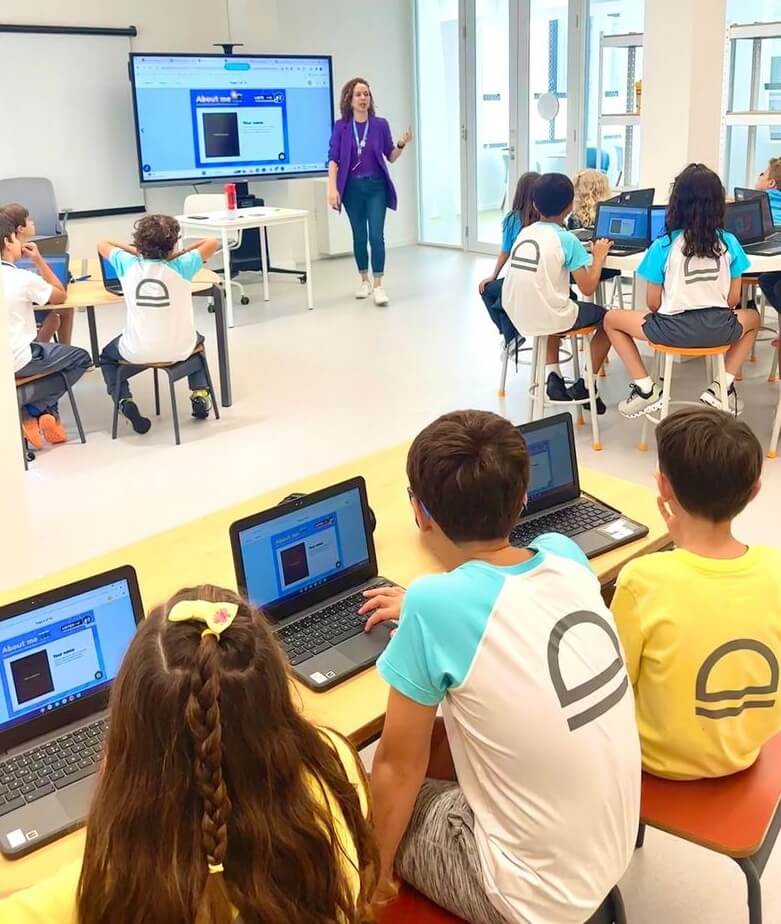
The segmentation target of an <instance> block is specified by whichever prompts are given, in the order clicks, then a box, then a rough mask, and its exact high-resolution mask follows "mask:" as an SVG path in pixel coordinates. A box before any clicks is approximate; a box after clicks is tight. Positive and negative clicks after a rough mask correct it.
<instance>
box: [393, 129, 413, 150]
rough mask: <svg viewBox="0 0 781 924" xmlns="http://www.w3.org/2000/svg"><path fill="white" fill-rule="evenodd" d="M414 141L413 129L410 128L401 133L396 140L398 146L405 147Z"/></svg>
mask: <svg viewBox="0 0 781 924" xmlns="http://www.w3.org/2000/svg"><path fill="white" fill-rule="evenodd" d="M410 141H412V129H411V128H408V129H406V130H405V131H403V132H402V133H401V137H400V138H399V140H398V141H397V142H396V144H397V146H398V147H404V146H405V145H407V144H409V143H410Z"/></svg>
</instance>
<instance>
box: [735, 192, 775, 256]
mask: <svg viewBox="0 0 781 924" xmlns="http://www.w3.org/2000/svg"><path fill="white" fill-rule="evenodd" d="M763 201H764V202H765V203H767V196H765V197H764V200H763V199H756V198H754V199H744V200H743V201H742V202H728V203H727V208H726V212H725V219H724V227H725V229H726V230H727V231H730V232H732V234H734V235H735V237H736V238H737V239H738V241H739V242H740V244H741V246H742V247H743V249H744V250H745V251H746V253H747V254H755V255H757V256H759V255H762V256H766V257H774V256H777V255H779V254H781V239H779V238H772V239H771V240H766V239H765V221H766V220H767V219H764V220H763V217H762V212H763ZM768 207H769V206H768Z"/></svg>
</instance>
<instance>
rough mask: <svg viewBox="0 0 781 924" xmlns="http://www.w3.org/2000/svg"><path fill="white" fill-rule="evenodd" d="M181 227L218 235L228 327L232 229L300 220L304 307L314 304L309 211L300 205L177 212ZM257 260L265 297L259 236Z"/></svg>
mask: <svg viewBox="0 0 781 924" xmlns="http://www.w3.org/2000/svg"><path fill="white" fill-rule="evenodd" d="M176 220H177V221H178V222H179V225H180V226H181V228H182V230H183V231H186V232H189V233H190V234H192V233H195V234H199V235H200V236H201V237H219V238H220V242H221V244H222V262H223V267H224V271H225V315H226V319H227V322H228V327H233V293H232V291H231V286H230V285H229V283H230V259H231V256H230V250H229V248H228V240H229V238H230V237H232V236H233V234H232V232H235V231H243V230H244V229H246V228H258V229H261V228H267V227H271V226H272V225H289V224H292V223H294V222H300V223H301V224H302V226H303V228H304V264H305V268H306V301H307V308H309V310H310V311H311V310H312V309H313V308H314V304H313V302H312V260H311V256H310V252H309V212H307V211H305V210H304V209H275V208H270V207H269V206H253V207H252V208H247V209H223V210H222V211H219V212H209V213H208V215H203V216H200V215H199V216H196V215H177V216H176ZM260 262H261V266H262V267H263V300H264V301H266V302H267V301H269V298H270V296H269V289H268V258H267V255H266V248H265V247H264V246H263V240H262V237H261V241H260Z"/></svg>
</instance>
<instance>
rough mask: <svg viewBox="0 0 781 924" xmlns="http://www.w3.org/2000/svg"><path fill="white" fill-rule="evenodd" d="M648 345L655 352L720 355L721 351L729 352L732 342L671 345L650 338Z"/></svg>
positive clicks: (677, 354)
mask: <svg viewBox="0 0 781 924" xmlns="http://www.w3.org/2000/svg"><path fill="white" fill-rule="evenodd" d="M648 346H649V347H651V349H652V350H653V351H654V352H655V353H670V354H671V355H672V356H718V355H719V353H726V352H728V351H729V349H730V347H731V346H732V344H731V343H728V344H727V345H726V346H715V347H671V346H666V345H665V344H663V343H654V342H653V341H651V340H649V341H648Z"/></svg>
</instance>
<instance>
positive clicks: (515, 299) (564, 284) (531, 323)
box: [502, 221, 591, 337]
mask: <svg viewBox="0 0 781 924" xmlns="http://www.w3.org/2000/svg"><path fill="white" fill-rule="evenodd" d="M590 265H591V256H590V255H589V254H588V253H587V251H586V248H585V247H584V246H583V244H582V243H581V242H580V241H579V240H578V239H577V237H575V235H574V234H573V233H572V232H571V231H567V230H566V228H563V227H562V226H561V225H556V224H553V222H550V221H536V222H534V224H531V225H529V226H528V227H526V228H524V229H523V230H522V231H521V233H520V234H519V235H518V237H517V239H516V241H515V244H514V245H513V248H512V251H511V253H510V266H509V269H508V270H507V275H506V276H505V280H504V288H503V289H502V307H503V308H504V310H505V311H506V312H507V314H508V315H509V316H510V320H511V321H512V322H513V324H514V325H515V327H516V328H517V329H518V330H519V331H522V332H523V333H524V334H525V335H527V336H531V337H534V336H537V335H544V334H560V333H562V332H563V331H565V330H570V329H571V328H572V326H573V325H574V323H575V321H576V320H577V317H578V305H577V302H574V301H573V300H572V298H571V297H570V279H569V277H570V273H574V272H575V271H576V270H579V269H581V268H582V267H584V266H590Z"/></svg>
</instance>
